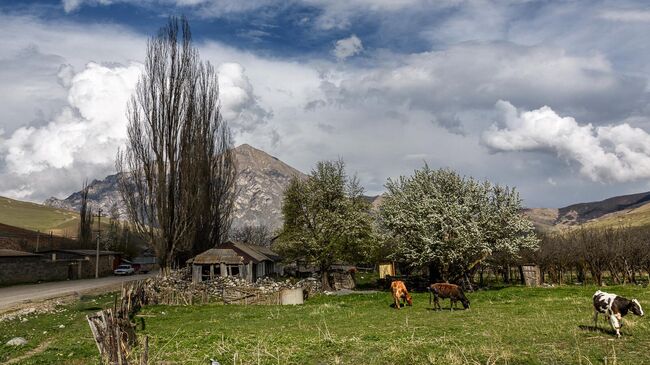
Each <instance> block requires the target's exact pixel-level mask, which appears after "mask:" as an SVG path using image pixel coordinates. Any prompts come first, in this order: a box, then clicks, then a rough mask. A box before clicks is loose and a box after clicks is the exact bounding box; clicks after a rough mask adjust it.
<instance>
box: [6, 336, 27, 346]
mask: <svg viewBox="0 0 650 365" xmlns="http://www.w3.org/2000/svg"><path fill="white" fill-rule="evenodd" d="M26 344H27V340H26V339H24V338H22V337H14V338H12V339H11V340H9V341H7V346H23V345H26Z"/></svg>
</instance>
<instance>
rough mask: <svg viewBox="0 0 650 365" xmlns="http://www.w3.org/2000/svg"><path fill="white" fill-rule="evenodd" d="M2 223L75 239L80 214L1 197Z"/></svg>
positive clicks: (0, 219)
mask: <svg viewBox="0 0 650 365" xmlns="http://www.w3.org/2000/svg"><path fill="white" fill-rule="evenodd" d="M0 223H3V224H5V225H8V226H13V227H16V228H21V229H26V230H31V231H40V232H41V233H49V232H52V233H53V234H55V235H58V236H67V237H74V236H76V235H77V229H78V224H79V213H76V212H73V211H70V210H66V209H60V208H57V207H51V206H45V205H41V204H35V203H29V202H23V201H20V200H14V199H9V198H5V197H0Z"/></svg>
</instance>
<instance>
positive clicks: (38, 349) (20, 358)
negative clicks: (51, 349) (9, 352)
mask: <svg viewBox="0 0 650 365" xmlns="http://www.w3.org/2000/svg"><path fill="white" fill-rule="evenodd" d="M50 342H51V341H49V340H48V341H44V342H42V343H41V344H40V345H38V346H36V347H35V348H33V349H31V350H29V351H27V352H26V353H24V354H22V355H20V356H18V357H14V358H13V359H9V360H7V361H6V362H5V364H17V363H19V362H21V361H23V360H25V359H29V358H30V357H32V356H34V355H37V354H40V353H41V352H43V351H45V349H47V348H48V346H50Z"/></svg>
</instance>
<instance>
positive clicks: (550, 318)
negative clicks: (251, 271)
mask: <svg viewBox="0 0 650 365" xmlns="http://www.w3.org/2000/svg"><path fill="white" fill-rule="evenodd" d="M594 290H595V287H561V288H537V289H529V288H519V287H512V288H505V289H501V290H490V291H481V292H478V293H473V294H470V298H471V300H472V309H471V310H469V311H454V312H449V311H447V310H445V311H442V312H434V311H430V310H428V296H427V295H426V294H415V296H414V299H415V303H414V306H413V307H407V308H403V309H402V310H400V311H397V310H395V309H392V308H390V307H389V304H390V301H391V299H390V295H389V294H388V293H376V294H367V295H351V296H345V297H328V296H322V297H318V298H314V299H311V300H309V301H308V303H307V304H306V305H303V306H296V307H280V306H248V307H244V306H223V305H218V304H213V305H206V306H195V307H167V306H152V307H147V308H145V309H144V310H143V311H142V312H141V314H142V316H143V318H145V320H146V329H145V330H144V331H139V332H140V334H141V335H142V334H147V335H148V336H149V338H150V349H151V350H150V359H151V360H153V362H154V363H158V362H159V361H163V360H167V361H173V362H174V363H182V364H205V363H207V359H209V358H214V359H216V360H219V361H220V363H221V364H232V363H237V364H239V363H243V364H250V363H261V364H316V363H319V364H321V363H322V364H335V363H344V364H387V363H390V364H416V363H417V364H425V363H429V364H465V363H481V364H485V363H490V364H501V363H509V364H522V363H526V364H547V363H559V364H572V363H575V364H578V363H582V364H589V363H603V362H604V361H605V358H607V359H608V363H610V364H611V363H616V361H617V362H618V363H619V364H627V363H637V364H641V363H650V353H649V352H648V351H647V348H648V346H649V345H650V323H648V319H646V318H639V317H634V316H632V315H630V316H628V317H626V318H625V326H624V327H623V330H622V331H623V338H622V339H620V340H617V339H615V338H614V337H613V336H612V335H611V334H610V333H609V332H608V331H597V330H593V329H591V327H590V326H591V325H592V324H591V314H592V308H591V303H590V301H591V295H592V294H593V292H594ZM608 290H610V291H613V292H616V293H619V294H621V295H626V296H635V297H638V298H639V299H640V300H641V302H642V303H647V305H646V306H650V291H648V290H647V289H644V288H641V287H632V286H627V287H610V288H608ZM104 301H105V302H106V303H110V300H104ZM106 303H105V304H106ZM89 305H91V303H90V302H86V303H82V304H80V305H78V306H77V307H76V308H74V309H72V310H70V311H68V312H64V313H62V314H59V315H56V316H55V315H45V316H39V318H36V319H30V320H29V321H28V322H19V321H13V322H10V323H2V322H0V342H1V343H4V342H6V341H7V340H8V339H9V338H11V337H13V336H16V335H26V334H27V335H28V336H27V337H28V339H29V340H30V345H29V346H31V347H35V346H37V344H38V343H39V342H40V341H42V340H44V339H45V338H49V339H50V341H51V345H50V347H49V348H48V349H47V350H45V351H44V352H43V353H41V354H38V355H35V356H33V357H31V358H30V359H29V360H25V361H23V362H22V363H24V364H51V363H92V362H94V361H96V357H95V355H94V354H95V351H96V350H95V348H94V344H93V343H92V341H91V340H90V331H89V330H88V328H87V325H86V323H85V320H84V318H83V314H84V313H86V311H84V308H87V307H88V306H89ZM109 305H110V304H109ZM444 305H448V301H446V302H445V303H444ZM444 305H443V306H444ZM60 323H62V324H65V325H66V327H65V328H64V329H58V324H60ZM600 325H601V328H608V327H607V324H606V323H605V321H604V320H603V319H602V317H601V321H600ZM43 330H48V331H49V332H48V334H47V335H43V334H42V331H43ZM30 336H34V338H31V337H30ZM8 351H14V352H8ZM24 351H27V349H21V350H18V351H15V350H7V347H3V346H2V345H0V362H1V361H3V360H7V359H8V358H10V357H14V356H17V355H19V353H23V352H24ZM614 357H616V359H617V360H616V361H614V360H613V358H614Z"/></svg>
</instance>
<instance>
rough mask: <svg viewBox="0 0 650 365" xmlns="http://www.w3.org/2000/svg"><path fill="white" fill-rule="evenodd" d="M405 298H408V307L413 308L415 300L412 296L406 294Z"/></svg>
mask: <svg viewBox="0 0 650 365" xmlns="http://www.w3.org/2000/svg"><path fill="white" fill-rule="evenodd" d="M404 298H406V303H408V305H411V306H412V305H413V298H412V297H411V294H408V293H406V295H405V296H404Z"/></svg>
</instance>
